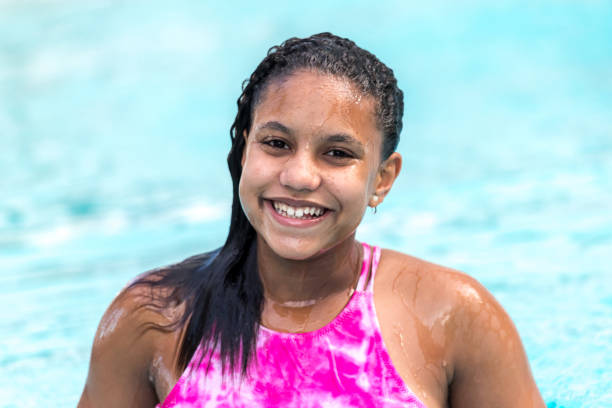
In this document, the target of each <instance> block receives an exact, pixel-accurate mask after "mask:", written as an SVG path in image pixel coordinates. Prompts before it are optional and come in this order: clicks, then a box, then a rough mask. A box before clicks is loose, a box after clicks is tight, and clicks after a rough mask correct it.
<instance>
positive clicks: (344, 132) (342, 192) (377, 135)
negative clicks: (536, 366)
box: [79, 33, 544, 408]
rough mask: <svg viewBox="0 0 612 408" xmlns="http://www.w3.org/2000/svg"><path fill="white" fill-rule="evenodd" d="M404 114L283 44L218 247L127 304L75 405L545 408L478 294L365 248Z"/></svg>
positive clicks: (253, 97)
mask: <svg viewBox="0 0 612 408" xmlns="http://www.w3.org/2000/svg"><path fill="white" fill-rule="evenodd" d="M402 114H403V94H402V91H401V90H400V89H399V88H398V87H397V83H396V80H395V77H394V75H393V72H392V71H391V70H390V69H389V68H388V67H386V66H385V65H384V64H383V63H381V62H380V61H379V60H378V59H377V58H376V57H375V56H374V55H372V54H370V53H369V52H367V51H365V50H363V49H361V48H359V47H357V46H356V45H355V44H354V43H353V42H352V41H350V40H348V39H343V38H339V37H336V36H334V35H332V34H329V33H323V34H318V35H314V36H312V37H309V38H305V39H297V38H292V39H289V40H287V41H286V42H284V43H283V44H281V45H280V46H278V47H273V48H272V49H271V50H270V52H269V53H268V55H267V56H266V58H264V60H263V61H262V62H261V63H260V64H259V66H258V67H257V69H256V70H255V72H254V73H253V74H252V75H251V77H250V79H249V80H248V82H247V83H246V84H245V87H244V89H243V92H242V95H241V96H240V98H239V99H238V114H237V116H236V119H235V122H234V124H233V125H232V128H231V137H232V148H231V151H230V153H229V156H228V164H229V168H230V172H231V175H232V181H233V186H234V199H233V205H232V217H231V225H230V230H229V234H228V237H227V240H226V242H225V244H224V245H223V246H222V247H221V248H219V249H217V250H215V251H212V252H208V253H205V254H202V255H197V256H194V257H191V258H188V259H186V260H185V261H183V262H180V263H178V264H175V265H171V266H168V267H165V268H161V269H157V270H154V271H151V272H149V273H147V274H145V275H143V276H141V277H140V278H138V279H137V280H136V281H135V282H134V283H132V284H130V285H129V286H128V287H127V288H126V289H124V290H123V291H122V292H121V293H120V294H119V296H118V297H117V298H116V299H115V300H114V301H113V303H112V304H111V306H110V307H109V309H108V310H107V312H106V313H105V315H104V317H103V318H102V321H101V323H100V327H99V329H98V333H97V334H96V338H95V340H94V345H93V349H92V357H91V365H90V370H89V376H88V378H87V383H86V385H85V390H84V391H83V395H82V397H81V401H80V402H79V407H82V408H85V407H153V406H155V405H156V404H159V405H158V406H159V407H162V408H171V407H332V406H333V407H425V406H427V407H432V408H433V407H453V408H454V407H543V406H544V403H543V401H542V399H541V397H540V395H539V392H538V390H537V387H536V386H535V383H534V381H533V378H532V376H531V373H530V369H529V364H528V362H527V359H526V356H525V352H524V350H523V346H522V344H521V341H520V339H519V336H518V334H517V331H516V329H515V328H514V325H513V324H512V322H511V320H510V319H509V317H508V316H507V314H506V313H505V312H504V310H503V309H502V307H501V306H500V305H499V304H498V303H497V302H496V301H495V299H494V298H493V296H492V295H491V294H490V293H489V292H488V291H487V290H486V289H485V288H484V287H482V286H481V285H480V284H478V283H477V282H476V281H474V280H473V279H472V278H470V277H468V276H467V275H464V274H462V273H460V272H457V271H454V270H451V269H448V268H444V267H441V266H438V265H434V264H431V263H428V262H426V261H423V260H420V259H417V258H414V257H411V256H409V255H406V254H402V253H398V252H394V251H391V250H386V249H382V250H381V249H380V248H378V247H376V246H370V245H368V244H365V243H360V242H357V241H356V240H355V231H356V229H357V227H358V225H359V224H360V222H361V220H362V218H363V215H364V212H365V211H366V209H367V207H372V208H375V207H376V206H378V205H379V204H380V203H381V202H382V201H383V200H384V199H385V197H386V195H387V194H388V193H389V191H390V190H391V187H392V185H393V182H394V180H395V179H396V177H397V176H398V174H399V171H400V168H401V164H402V158H401V156H400V154H399V153H397V152H395V148H396V147H397V143H398V140H399V134H400V131H401V128H402Z"/></svg>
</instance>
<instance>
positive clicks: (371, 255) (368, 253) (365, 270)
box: [357, 242, 380, 292]
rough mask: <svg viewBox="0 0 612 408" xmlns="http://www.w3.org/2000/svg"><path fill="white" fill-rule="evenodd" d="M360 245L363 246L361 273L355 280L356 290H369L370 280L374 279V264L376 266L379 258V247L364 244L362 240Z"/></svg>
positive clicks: (370, 286) (370, 287) (370, 288)
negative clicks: (356, 280)
mask: <svg viewBox="0 0 612 408" xmlns="http://www.w3.org/2000/svg"><path fill="white" fill-rule="evenodd" d="M361 245H362V246H363V262H362V263H361V274H360V275H359V282H357V291H358V292H371V291H372V284H371V282H372V281H373V280H374V272H375V269H376V266H378V260H379V259H380V248H379V247H372V246H370V245H368V244H366V243H365V242H362V243H361ZM377 254H378V256H377ZM372 261H374V267H373V268H371V266H372ZM370 270H372V272H370Z"/></svg>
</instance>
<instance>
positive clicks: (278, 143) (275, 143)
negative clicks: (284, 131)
mask: <svg viewBox="0 0 612 408" xmlns="http://www.w3.org/2000/svg"><path fill="white" fill-rule="evenodd" d="M263 143H264V144H265V145H268V146H270V147H273V148H275V149H288V148H289V145H287V143H285V142H283V141H282V140H280V139H270V140H266V141H264V142H263Z"/></svg>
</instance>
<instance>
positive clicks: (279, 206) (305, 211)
mask: <svg viewBox="0 0 612 408" xmlns="http://www.w3.org/2000/svg"><path fill="white" fill-rule="evenodd" d="M272 207H273V208H274V211H276V213H277V214H279V215H281V216H283V217H287V218H294V219H298V220H313V219H317V218H320V217H322V216H323V215H324V214H325V213H326V212H327V211H328V210H327V209H325V208H323V207H316V206H304V207H301V206H300V207H296V206H292V205H289V204H287V203H283V202H281V201H272Z"/></svg>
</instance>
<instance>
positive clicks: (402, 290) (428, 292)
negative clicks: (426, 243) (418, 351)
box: [375, 250, 544, 407]
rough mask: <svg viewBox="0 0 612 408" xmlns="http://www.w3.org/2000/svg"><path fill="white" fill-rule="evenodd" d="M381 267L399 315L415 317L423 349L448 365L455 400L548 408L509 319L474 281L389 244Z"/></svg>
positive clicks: (380, 280)
mask: <svg viewBox="0 0 612 408" xmlns="http://www.w3.org/2000/svg"><path fill="white" fill-rule="evenodd" d="M379 272H380V273H377V276H376V280H375V285H378V286H379V287H380V289H382V290H383V291H384V294H386V295H387V296H389V297H390V298H391V299H395V304H398V305H401V306H402V308H403V311H402V313H401V314H400V313H397V314H396V318H397V319H412V321H413V322H416V324H413V327H416V328H417V330H420V333H418V336H419V337H420V339H421V340H420V343H419V345H418V347H420V348H422V349H423V350H424V352H425V353H427V349H429V350H433V352H431V353H432V354H435V353H437V354H439V355H440V356H442V357H441V358H440V359H443V360H444V361H445V362H447V363H448V365H447V366H445V367H446V370H445V371H444V374H445V375H444V378H445V381H446V382H447V387H448V388H447V395H446V397H445V399H447V400H448V401H449V402H450V406H452V407H476V406H500V407H505V406H524V407H543V406H544V403H543V401H542V399H541V397H540V395H539V391H538V389H537V387H536V385H535V382H534V380H533V377H532V375H531V370H530V368H529V363H528V361H527V357H526V354H525V351H524V348H523V345H522V343H521V339H520V337H519V334H518V332H517V330H516V328H515V326H514V324H513V322H512V320H511V319H510V317H509V316H508V314H507V313H506V311H505V310H504V308H503V307H502V306H501V305H500V304H499V302H498V301H497V300H496V299H495V297H494V296H493V295H492V294H491V293H490V292H489V291H488V290H487V289H486V288H485V287H484V286H483V285H482V284H480V283H479V282H478V281H477V280H476V279H474V278H472V277H470V276H469V275H467V274H465V273H462V272H460V271H457V270H454V269H451V268H447V267H444V266H440V265H437V264H434V263H431V262H427V261H424V260H422V259H419V258H416V257H413V256H409V255H406V254H402V253H400V252H396V251H391V250H384V251H383V255H382V257H381V263H380V266H379ZM406 312H407V313H406ZM434 352H435V353H434ZM440 359H438V361H439V360H440ZM439 383H440V381H439Z"/></svg>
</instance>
